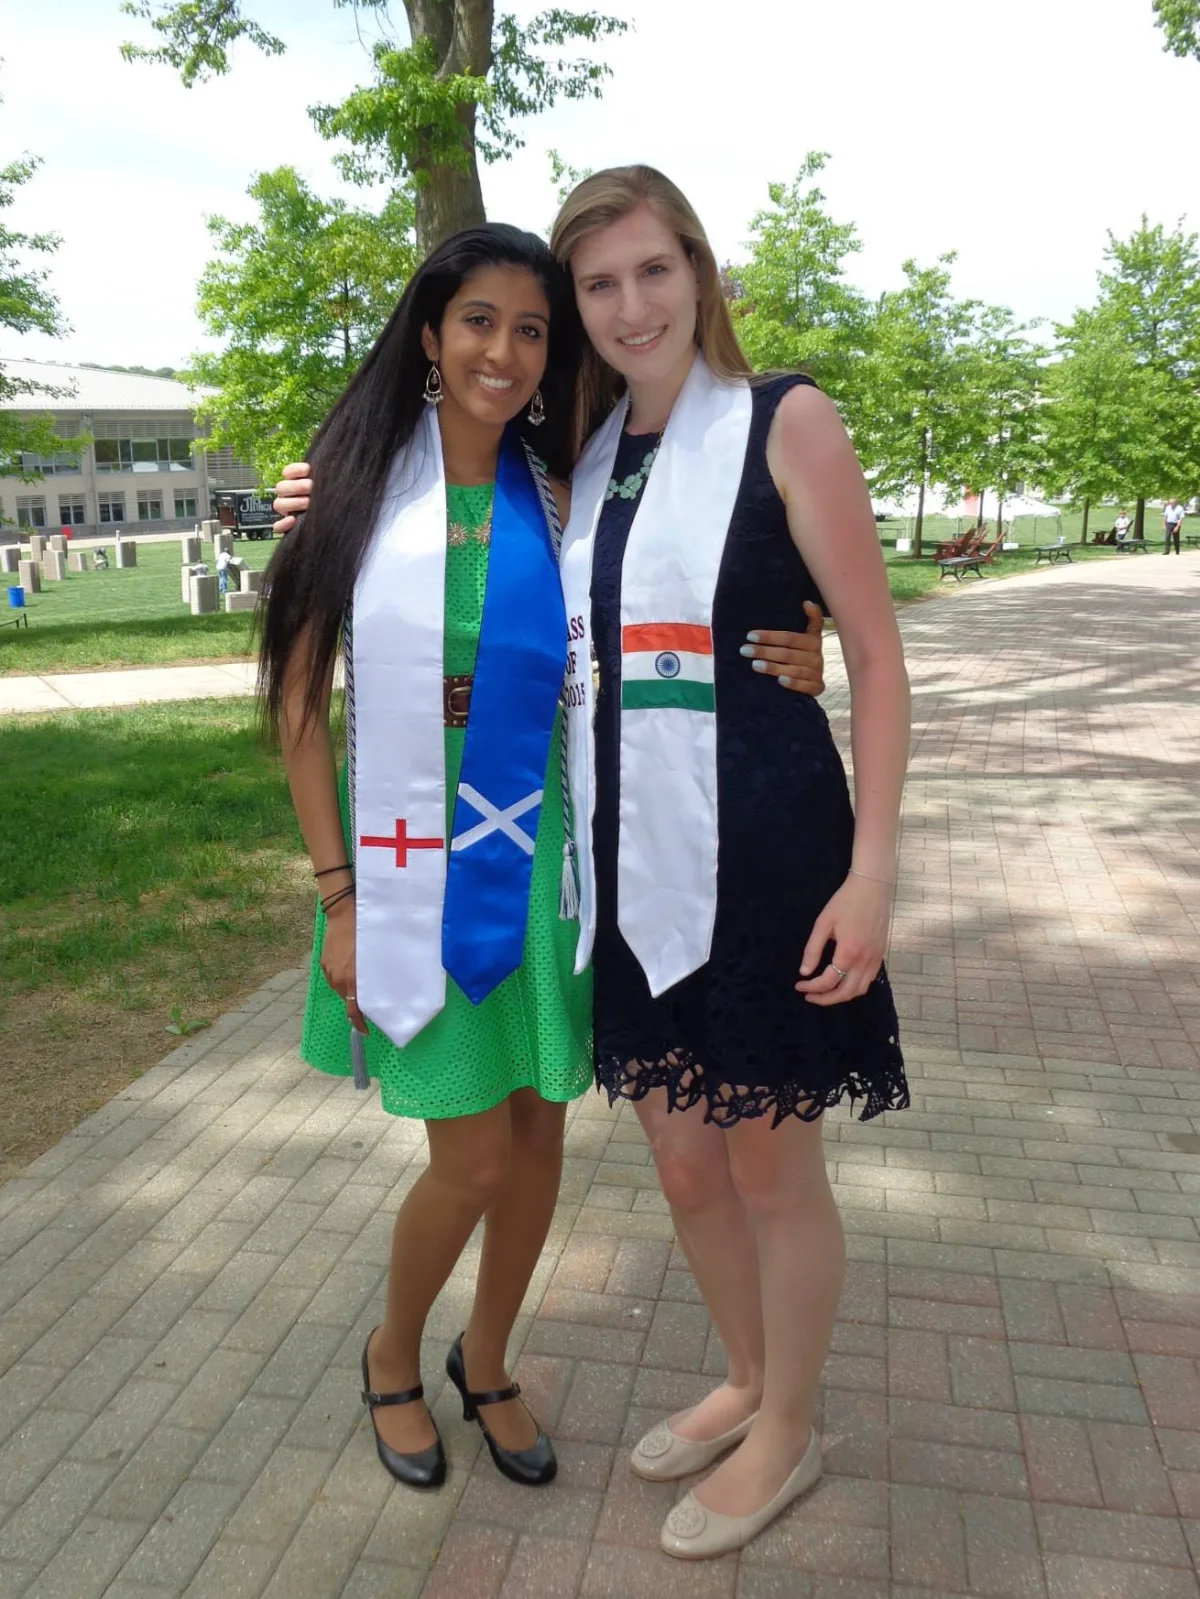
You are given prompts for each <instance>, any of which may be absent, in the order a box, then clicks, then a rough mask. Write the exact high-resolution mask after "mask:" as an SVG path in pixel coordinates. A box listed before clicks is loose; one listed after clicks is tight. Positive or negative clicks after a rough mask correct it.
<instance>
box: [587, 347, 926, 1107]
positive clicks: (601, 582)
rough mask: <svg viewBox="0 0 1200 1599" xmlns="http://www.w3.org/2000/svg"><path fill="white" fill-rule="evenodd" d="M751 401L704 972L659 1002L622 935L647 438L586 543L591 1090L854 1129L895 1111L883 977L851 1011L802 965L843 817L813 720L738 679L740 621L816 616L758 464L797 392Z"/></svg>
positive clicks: (843, 787) (722, 598)
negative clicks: (628, 560) (628, 630)
mask: <svg viewBox="0 0 1200 1599" xmlns="http://www.w3.org/2000/svg"><path fill="white" fill-rule="evenodd" d="M806 381H808V380H807V379H803V378H798V377H786V378H780V379H775V380H772V381H770V382H767V383H764V384H762V385H761V386H758V387H756V388H755V390H754V413H753V421H752V425H751V433H750V443H749V447H748V449H747V452H746V465H745V469H744V472H743V476H742V482H741V486H740V489H739V491H738V497H737V502H736V505H735V507H734V513H733V519H732V521H731V523H730V529H729V536H728V540H727V543H726V546H725V553H724V556H723V559H722V564H721V571H720V577H719V580H718V583H717V591H716V597H715V601H714V608H713V650H714V671H715V676H716V692H717V785H718V786H717V801H718V810H719V815H720V837H719V841H718V888H717V914H716V925H715V928H714V932H713V941H712V951H711V954H710V958H709V960H708V961H707V962H706V964H705V965H704V966H702V967H701V968H700V969H699V970H698V971H696V972H693V973H692V974H691V976H689V977H686V978H684V980H683V981H682V982H680V983H677V984H676V985H675V986H674V987H673V988H670V989H668V990H667V992H666V993H664V994H661V995H660V996H659V997H658V998H657V999H654V998H652V997H651V995H650V991H649V989H648V987H647V985H646V979H645V977H644V976H643V974H642V969H641V967H640V966H639V964H638V962H637V960H636V958H635V957H634V955H633V953H632V952H631V950H630V949H629V946H628V945H627V944H626V942H625V940H624V938H623V937H622V936H621V933H620V931H619V930H618V928H617V871H616V863H617V813H618V800H619V761H618V750H619V732H620V701H621V694H620V673H621V630H620V600H621V565H622V561H623V559H624V554H625V545H626V541H627V539H628V537H629V530H630V527H631V526H632V524H633V517H634V513H635V511H636V509H637V506H638V502H639V500H640V497H641V492H642V489H643V488H644V486H645V476H646V475H648V474H646V473H645V463H646V459H647V456H648V454H649V453H650V452H651V451H652V450H653V449H654V446H655V443H656V440H655V439H654V438H653V437H649V438H648V437H646V436H645V435H643V436H640V437H635V436H632V435H630V434H624V435H623V436H622V439H621V444H620V447H619V450H618V453H617V459H616V465H615V467H614V471H613V482H612V484H611V485H610V491H609V498H608V499H607V501H606V503H605V505H604V509H603V512H602V514H601V518H600V525H599V528H598V530H597V535H596V549H595V563H594V571H593V578H592V626H593V630H594V638H595V647H596V654H597V659H598V662H599V667H600V693H599V698H598V701H597V707H596V724H595V725H596V820H595V834H594V837H595V850H596V878H597V885H596V886H597V929H596V945H595V955H594V959H593V976H594V983H595V1048H596V1078H597V1083H598V1085H599V1086H600V1087H601V1088H603V1089H604V1090H606V1091H607V1093H608V1096H609V1101H610V1103H611V1102H613V1101H615V1100H616V1099H617V1098H618V1097H619V1096H621V1097H624V1098H628V1099H639V1098H641V1097H643V1096H644V1095H645V1094H647V1093H649V1092H650V1091H651V1090H652V1089H654V1088H658V1087H663V1088H665V1089H666V1091H667V1096H668V1102H669V1104H670V1105H671V1107H672V1108H673V1109H683V1108H685V1107H688V1106H692V1105H699V1104H703V1103H705V1102H707V1104H706V1120H712V1121H715V1122H718V1123H720V1124H722V1125H731V1124H732V1123H734V1122H736V1121H739V1120H740V1119H741V1118H742V1117H744V1116H746V1117H748V1116H766V1115H769V1116H771V1117H772V1118H773V1125H775V1126H778V1125H779V1123H780V1122H781V1121H782V1120H783V1119H784V1117H786V1116H799V1117H801V1118H802V1119H803V1120H806V1121H809V1120H812V1119H814V1118H815V1117H817V1116H818V1115H820V1113H821V1112H822V1111H823V1110H825V1109H826V1108H828V1107H829V1106H831V1105H834V1104H837V1103H838V1102H839V1101H840V1100H842V1099H843V1098H845V1097H847V1096H849V1098H850V1099H851V1100H852V1101H853V1102H858V1101H861V1102H862V1107H863V1108H862V1119H863V1120H864V1121H866V1120H868V1119H869V1118H870V1117H872V1116H877V1115H879V1113H880V1112H881V1111H885V1110H898V1109H902V1108H903V1107H904V1106H906V1105H907V1104H908V1086H907V1083H906V1081H905V1075H904V1062H903V1058H902V1056H901V1053H900V1046H899V1032H898V1028H897V1023H896V1009H895V1006H894V1004H893V1002H892V994H891V989H890V986H889V984H888V980H887V975H886V973H885V972H882V971H881V972H880V974H879V976H878V978H877V979H876V981H875V982H874V983H873V984H872V985H871V987H870V988H869V989H868V991H867V992H866V993H865V994H864V995H862V997H861V998H859V999H854V1000H849V1001H847V1002H846V1003H845V1004H844V1005H832V1006H829V1007H822V1006H817V1005H810V1004H808V1003H807V1002H806V1001H805V999H804V998H803V996H802V995H800V994H798V993H796V991H795V987H794V984H795V983H796V981H797V978H798V976H799V967H800V958H801V955H802V953H803V950H804V945H805V942H806V941H807V938H808V935H809V933H810V932H811V931H812V926H813V923H814V921H815V920H816V918H817V916H818V915H819V913H820V911H821V910H822V908H823V907H824V905H825V903H826V901H827V900H828V899H829V898H830V896H831V895H832V894H833V893H834V892H835V890H836V889H837V888H838V887H839V886H840V885H841V883H842V882H843V880H844V878H845V875H846V870H847V868H848V867H849V865H850V852H851V846H852V843H853V836H854V817H853V813H852V811H851V807H850V796H849V792H848V789H847V783H846V774H845V770H844V768H843V766H842V762H841V758H840V756H839V755H838V752H837V749H836V747H835V745H834V742H833V737H832V735H831V733H830V730H829V723H828V721H827V719H826V716H825V713H824V711H823V710H822V709H821V707H820V705H819V704H818V702H817V701H816V700H815V699H811V698H809V697H808V696H805V695H799V694H793V693H789V692H788V691H787V690H786V689H782V688H780V686H779V684H778V683H777V682H776V681H775V679H774V678H772V677H770V676H766V675H764V674H760V673H757V672H755V671H753V670H752V669H751V666H750V663H749V661H748V660H747V659H746V658H745V657H744V656H742V655H740V654H739V650H740V649H741V646H742V645H743V644H744V643H745V641H746V634H747V633H748V632H749V631H750V630H751V629H752V628H781V629H794V630H796V631H802V630H803V628H804V626H805V618H804V612H803V602H804V601H805V600H806V599H811V600H815V601H817V603H818V604H823V602H822V600H821V596H820V594H819V593H818V591H817V587H816V584H815V583H814V581H813V579H812V578H811V576H810V575H809V573H808V571H807V569H806V567H805V565H804V563H803V561H802V560H801V558H800V554H799V552H798V551H797V549H796V546H795V544H794V543H793V542H792V538H791V535H790V534H789V532H788V528H787V519H786V515H785V512H784V507H783V502H782V501H781V500H780V498H779V495H778V493H777V491H776V489H775V485H774V482H773V481H772V479H771V475H770V473H769V471H768V469H767V460H766V442H767V433H768V430H769V429H770V425H771V420H772V418H773V417H774V414H775V408H776V406H777V405H778V404H779V401H780V399H781V398H782V397H783V395H784V394H785V393H786V392H787V391H788V389H789V388H791V387H792V386H793V385H794V384H796V383H799V382H806Z"/></svg>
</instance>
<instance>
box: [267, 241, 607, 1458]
mask: <svg viewBox="0 0 1200 1599" xmlns="http://www.w3.org/2000/svg"><path fill="white" fill-rule="evenodd" d="M577 363H578V320H577V316H576V312H575V307H574V303H573V300H572V297H571V295H570V293H569V289H568V287H567V284H566V280H565V277H564V275H563V273H562V272H561V270H560V268H559V267H558V266H557V265H556V263H555V262H554V260H553V258H552V257H551V256H550V253H549V251H548V250H547V248H546V246H545V244H544V243H542V241H541V240H539V239H537V238H535V237H534V236H533V235H532V234H528V233H523V232H520V231H518V230H517V229H515V228H511V227H504V226H487V227H481V228H476V229H472V230H470V231H469V232H467V233H462V234H459V235H457V236H456V237H455V238H452V239H450V240H448V241H447V242H446V243H445V244H443V245H442V246H441V247H440V248H439V249H438V250H436V251H434V253H433V254H432V255H431V256H430V257H429V259H428V260H427V261H426V262H425V264H424V265H423V266H422V267H421V268H420V269H419V271H418V272H417V273H416V275H415V276H414V277H413V279H412V281H411V283H410V284H409V285H408V288H407V289H406V291H405V294H404V297H403V298H402V300H401V301H400V304H399V305H398V306H397V308H396V311H395V313H394V314H393V316H392V318H391V320H390V321H389V323H388V325H387V327H386V328H385V329H384V331H383V333H382V334H381V335H380V337H379V340H378V341H377V343H376V344H375V346H374V348H373V349H372V350H371V352H370V354H369V355H368V356H367V358H366V360H365V361H364V362H363V364H362V366H361V367H360V368H359V370H358V372H357V373H356V375H355V377H354V378H353V380H352V381H351V383H350V384H349V386H348V388H347V390H346V392H345V394H344V395H343V396H342V398H341V399H340V400H339V402H338V403H337V405H336V406H335V407H334V408H333V410H332V411H331V412H330V414H329V416H328V417H327V418H326V420H325V422H324V423H323V425H322V427H321V429H320V431H319V432H318V434H317V436H316V440H315V442H314V445H313V450H312V459H313V461H314V463H315V464H316V466H317V469H318V471H319V475H320V487H319V489H318V490H317V492H316V493H315V495H314V496H313V500H312V505H311V508H310V509H309V511H308V513H307V515H305V516H304V517H303V518H302V519H301V521H300V522H299V524H298V526H296V528H295V529H294V531H292V532H291V533H289V535H288V537H287V539H286V540H285V541H284V543H283V544H282V545H281V546H280V549H279V551H278V554H277V556H276V558H275V560H274V562H273V563H272V569H271V581H270V593H269V599H268V601H267V605H266V612H265V618H264V626H263V638H262V684H263V693H264V698H265V703H266V707H267V711H268V714H269V716H270V718H271V720H272V721H273V722H274V724H275V725H276V727H277V728H278V731H279V735H280V739H281V743H282V748H283V755H284V761H285V765H286V769H287V775H288V781H289V783H290V785H291V790H292V796H293V799H294V802H295V806H296V812H297V815H298V818H299V821H300V825H301V829H302V831H303V834H304V839H305V843H306V844H307V846H308V851H309V854H310V856H311V858H312V864H313V870H314V873H315V874H316V878H317V883H318V887H319V892H320V896H321V909H320V911H319V913H318V920H317V933H316V941H315V948H314V952H313V970H312V981H311V985H310V989H309V997H308V1005H307V1009H306V1013H305V1020H304V1037H303V1044H302V1052H303V1054H304V1057H305V1058H306V1059H307V1060H308V1061H310V1062H311V1063H312V1064H313V1065H316V1066H318V1067H320V1068H321V1069H323V1070H325V1071H330V1072H337V1073H345V1074H348V1073H350V1072H351V1070H356V1075H357V1076H358V1077H359V1079H360V1080H362V1081H363V1082H364V1085H365V1078H366V1076H367V1075H369V1076H370V1077H373V1078H375V1079H377V1080H378V1082H379V1085H380V1091H381V1096H382V1101H383V1105H384V1108H385V1110H388V1111H390V1112H392V1113H393V1114H396V1115H401V1116H412V1117H420V1118H422V1119H423V1120H424V1121H425V1123H426V1127H427V1131H428V1138H429V1165H428V1167H427V1169H426V1170H425V1171H423V1172H422V1174H421V1175H420V1177H419V1178H418V1179H417V1181H416V1182H415V1183H414V1184H413V1186H412V1188H411V1189H410V1190H409V1192H408V1193H407V1195H406V1196H405V1199H404V1202H403V1204H402V1205H401V1207H400V1212H399V1215H398V1216H397V1218H396V1224H395V1232H394V1235H393V1243H392V1258H391V1266H390V1269H389V1274H388V1286H387V1304H386V1310H385V1314H384V1319H383V1322H382V1324H381V1325H380V1327H379V1328H377V1329H376V1330H375V1332H374V1333H373V1334H372V1335H371V1337H370V1338H369V1339H368V1342H367V1346H366V1347H365V1348H364V1350H363V1397H364V1400H365V1402H366V1403H367V1405H368V1406H369V1408H370V1410H371V1415H372V1421H373V1423H374V1427H375V1434H376V1441H377V1447H378V1451H379V1455H380V1458H381V1460H382V1461H383V1463H384V1465H385V1466H386V1467H387V1469H388V1470H389V1471H390V1472H391V1473H392V1475H393V1476H394V1477H396V1478H397V1479H398V1480H400V1481H402V1482H406V1483H409V1484H411V1485H413V1486H416V1487H433V1486H437V1485H438V1484H440V1483H441V1482H442V1481H443V1480H444V1477H445V1456H444V1452H443V1449H442V1443H441V1439H440V1438H439V1436H438V1433H437V1429H436V1427H435V1425H434V1423H433V1421H432V1419H431V1417H430V1414H429V1412H428V1409H427V1408H426V1406H425V1404H424V1403H423V1394H422V1389H421V1375H420V1349H421V1334H422V1331H423V1328H424V1326H425V1320H426V1317H427V1315H428V1312H429V1308H430V1306H431V1305H432V1303H433V1301H434V1299H435V1297H436V1295H437V1294H438V1292H439V1290H440V1289H441V1288H442V1286H443V1284H444V1283H445V1282H446V1280H447V1278H448V1276H449V1274H450V1272H451V1270H452V1269H453V1267H454V1265H455V1262H456V1261H457V1260H458V1258H459V1256H460V1255H461V1253H462V1250H463V1248H464V1246H465V1245H466V1243H467V1240H468V1239H469V1238H470V1236H471V1233H472V1231H473V1230H474V1228H475V1226H476V1224H477V1223H478V1222H479V1221H480V1219H481V1218H483V1219H484V1238H483V1250H482V1255H481V1258H480V1266H479V1278H478V1283H477V1288H476V1294H475V1300H474V1304H473V1307H472V1311H471V1315H470V1319H469V1321H468V1324H467V1327H466V1330H465V1332H464V1333H463V1335H462V1337H461V1338H459V1339H458V1340H456V1341H455V1344H454V1346H453V1348H452V1349H451V1352H450V1355H449V1357H448V1360H447V1371H448V1373H449V1376H450V1377H451V1379H452V1380H453V1381H454V1383H455V1384H456V1386H457V1387H458V1388H459V1390H460V1391H461V1393H462V1396H463V1405H464V1414H465V1415H467V1416H468V1417H471V1416H474V1417H476V1418H477V1419H479V1421H480V1425H481V1426H483V1427H484V1431H485V1435H486V1438H487V1442H488V1444H489V1446H490V1448H491V1451H492V1455H493V1457H494V1459H495V1461H496V1464H497V1466H498V1467H499V1468H500V1470H501V1471H503V1472H505V1473H506V1474H507V1475H508V1476H510V1477H513V1478H514V1479H515V1480H517V1481H519V1482H523V1483H531V1484H533V1483H541V1482H546V1481H549V1479H550V1478H551V1477H552V1476H553V1475H554V1472H555V1459H554V1451H553V1448H552V1446H551V1444H550V1441H549V1439H548V1438H547V1437H546V1436H545V1434H544V1433H542V1432H541V1430H540V1429H539V1427H538V1426H537V1424H536V1422H534V1421H533V1419H532V1418H531V1417H530V1415H529V1413H528V1412H527V1411H526V1410H525V1408H524V1406H523V1405H522V1404H521V1402H520V1400H519V1398H518V1394H517V1389H516V1387H515V1386H514V1385H512V1384H510V1381H509V1378H508V1375H507V1373H506V1369H505V1353H506V1345H507V1342H508V1338H509V1335H510V1333H511V1331H512V1327H513V1323H514V1321H515V1319H516V1315H517V1311H518V1309H519V1307H520V1304H521V1300H522V1299H523V1297H524V1294H525V1291H526V1289H527V1287H528V1285H529V1281H530V1278H531V1276H532V1273H533V1269H534V1266H535V1265H536V1263H537V1259H538V1256H539V1253H540V1251H541V1248H542V1245H543V1243H544V1241H545V1237H546V1232H547V1230H548V1228H549V1225H550V1220H551V1216H552V1214H553V1210H554V1204H555V1200H556V1198H557V1195H558V1186H559V1177H560V1171H561V1161H562V1147H563V1126H564V1116H565V1109H566V1105H567V1103H568V1101H570V1100H571V1099H573V1098H575V1097H576V1096H577V1095H578V1094H580V1093H581V1092H582V1091H583V1089H584V1088H585V1086H586V1085H587V1083H588V1082H589V1081H590V1077H591V1052H590V1038H589V1031H590V983H589V980H588V977H587V975H582V976H576V975H575V972H574V960H575V943H576V938H577V936H578V935H577V924H575V923H573V922H571V921H570V920H564V919H562V918H561V917H560V898H561V893H562V891H563V888H564V879H565V884H566V887H567V889H568V891H569V890H570V886H571V878H570V871H569V870H568V871H566V872H565V873H564V862H565V865H566V867H567V868H568V869H569V868H571V867H572V861H571V856H570V853H569V843H568V839H567V834H566V828H565V820H566V816H567V807H566V805H565V803H564V797H563V784H562V779H561V775H560V774H561V766H562V752H561V744H560V720H559V717H558V702H559V696H560V691H561V685H562V680H563V673H564V669H565V666H566V657H567V629H566V619H565V613H564V611H563V604H562V595H561V589H560V587H559V584H558V574H557V548H556V545H557V539H558V537H559V527H558V518H557V511H556V506H555V501H554V498H553V493H554V490H553V487H552V486H551V485H550V484H549V483H548V481H547V479H546V477H545V474H544V472H543V471H542V470H541V466H540V461H541V460H544V461H546V462H548V463H549V465H550V468H551V470H552V471H554V472H556V473H559V474H564V473H565V472H567V471H568V470H569V467H570V431H571V413H572V402H573V392H574V381H575V374H576V369H577ZM534 444H536V451H537V455H536V456H535V455H534V450H533V446H534ZM539 458H540V459H539ZM560 492H561V491H560ZM485 588H486V591H487V596H488V609H487V613H486V614H485V610H484V593H485ZM339 648H344V649H345V656H346V664H347V724H348V751H347V761H346V765H345V768H344V770H343V772H342V776H341V782H340V784H339V781H338V777H337V773H336V768H335V760H334V752H333V744H332V740H331V735H330V729H329V704H330V698H331V690H332V684H333V671H334V662H335V658H336V656H337V654H338V651H339ZM472 704H483V705H484V706H485V709H487V711H488V715H487V717H486V718H484V719H483V721H482V723H481V729H480V731H481V733H482V735H483V737H482V741H481V740H480V739H479V738H475V739H474V742H472V738H473V728H472V732H468V724H467V710H468V707H469V706H471V705H472ZM489 733H490V734H491V735H492V736H491V737H490V738H489V737H488V734H489ZM468 779H469V781H468ZM543 793H544V803H543ZM443 949H444V950H445V953H446V960H445V966H446V967H448V968H450V975H449V977H448V976H447V975H446V970H445V969H444V965H443ZM368 1017H369V1018H370V1022H369V1023H368V1020H367V1018H368ZM484 1407H486V1413H487V1422H486V1425H485V1424H484V1421H483V1417H482V1411H483V1409H484Z"/></svg>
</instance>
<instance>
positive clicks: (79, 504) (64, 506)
mask: <svg viewBox="0 0 1200 1599" xmlns="http://www.w3.org/2000/svg"><path fill="white" fill-rule="evenodd" d="M58 520H59V522H60V523H61V524H62V526H63V527H78V526H79V525H80V523H82V522H86V521H87V501H86V500H85V499H84V497H83V495H82V494H72V495H71V496H70V497H69V498H64V497H63V496H62V495H60V496H59V500H58Z"/></svg>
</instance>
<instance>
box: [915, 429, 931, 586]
mask: <svg viewBox="0 0 1200 1599" xmlns="http://www.w3.org/2000/svg"><path fill="white" fill-rule="evenodd" d="M928 475H929V429H928V428H924V429H923V430H922V432H921V487H920V489H919V490H918V491H917V528H916V541H915V543H914V545H913V560H914V561H919V560H920V559H921V531H922V529H923V528H924V526H925V479H926V478H927V477H928Z"/></svg>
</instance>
